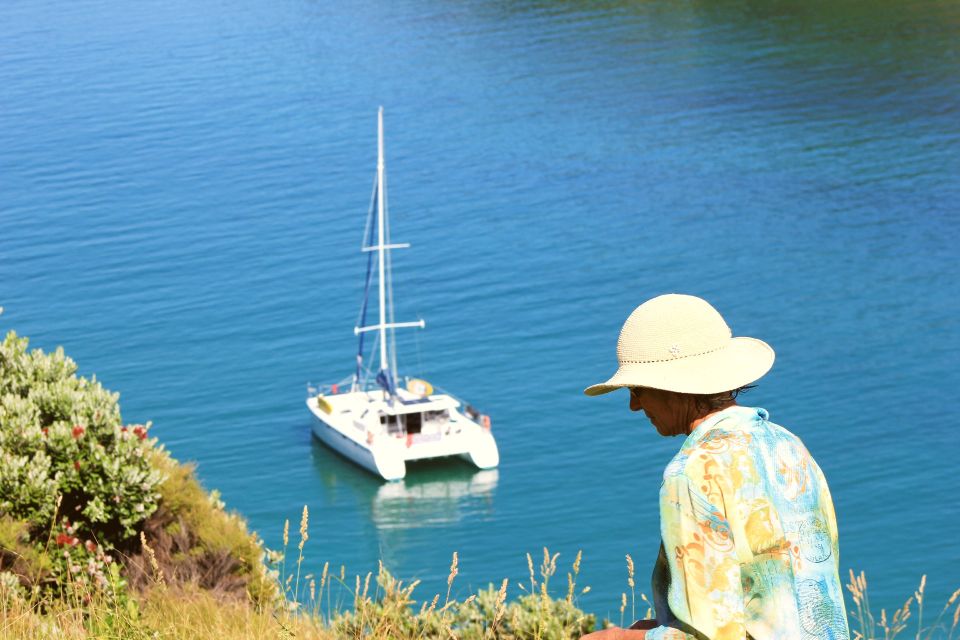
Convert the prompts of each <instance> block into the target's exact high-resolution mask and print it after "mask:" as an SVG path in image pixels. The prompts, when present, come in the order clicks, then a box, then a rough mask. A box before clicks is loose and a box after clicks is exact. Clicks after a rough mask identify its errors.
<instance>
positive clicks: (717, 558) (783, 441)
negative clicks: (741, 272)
mask: <svg viewBox="0 0 960 640" xmlns="http://www.w3.org/2000/svg"><path fill="white" fill-rule="evenodd" d="M617 359H618V361H619V365H620V366H619V369H618V370H617V372H616V373H615V374H614V375H613V377H612V378H610V379H609V380H608V381H607V382H605V383H603V384H597V385H593V386H592V387H589V388H588V389H586V394H587V395H591V396H594V395H600V394H603V393H608V392H610V391H613V390H615V389H619V388H628V389H629V390H630V409H631V410H633V411H643V412H644V414H646V416H647V418H648V419H649V420H650V422H651V423H652V424H653V426H654V427H655V428H656V429H657V431H658V432H659V433H660V434H661V435H664V436H676V435H684V436H685V437H686V439H685V440H684V442H683V445H682V446H681V447H680V451H679V452H678V453H677V455H676V456H674V458H673V460H672V461H671V462H670V464H668V465H667V468H666V470H665V471H664V474H663V485H662V487H661V489H660V534H661V541H662V542H661V545H660V554H659V557H658V558H657V562H656V565H655V568H654V572H653V585H652V588H653V595H654V606H655V609H656V620H641V621H638V622H637V623H635V624H634V625H633V626H632V627H631V628H630V629H618V628H612V629H606V630H604V631H599V632H597V633H592V634H590V635H589V636H585V637H586V638H589V639H590V640H600V639H601V638H602V639H603V640H618V639H620V638H624V639H626V638H630V639H634V638H636V639H642V638H646V640H662V639H687V638H689V639H694V638H696V639H704V638H706V639H709V640H728V639H731V638H737V639H743V638H756V639H758V640H807V639H809V640H813V639H820V638H823V639H827V638H831V639H835V640H848V638H849V629H848V626H847V618H846V611H845V609H844V604H843V591H842V588H841V584H840V577H839V573H838V545H837V526H836V516H835V514H834V510H833V501H832V500H831V498H830V492H829V489H828V488H827V482H826V480H825V479H824V477H823V473H822V472H821V471H820V468H819V467H818V466H817V464H816V462H814V460H813V458H812V457H811V456H810V454H809V453H808V452H807V450H806V448H805V447H804V446H803V444H802V443H801V442H800V440H799V438H797V437H796V436H795V435H793V434H792V433H790V432H789V431H787V430H786V429H784V428H783V427H780V426H778V425H776V424H773V423H772V422H769V421H768V420H767V418H768V414H767V412H766V410H764V409H759V408H748V407H741V406H738V405H737V403H736V398H737V394H738V393H740V392H741V391H742V390H743V389H744V388H745V387H746V386H747V385H750V384H751V383H752V382H755V381H756V380H758V379H759V378H761V377H762V376H763V375H764V374H766V373H767V371H769V370H770V367H771V366H773V359H774V353H773V349H771V348H770V346H769V345H767V344H766V343H765V342H763V341H761V340H756V339H754V338H734V337H733V334H732V332H731V331H730V328H729V327H728V326H727V323H726V322H725V321H724V320H723V318H722V317H721V316H720V314H719V313H717V311H716V310H715V309H714V308H713V307H711V306H710V305H709V304H708V303H707V302H706V301H705V300H702V299H700V298H697V297H694V296H687V295H677V294H671V295H664V296H659V297H656V298H653V299H652V300H648V301H647V302H645V303H643V304H642V305H640V306H639V307H637V308H636V309H635V310H634V312H633V313H632V314H630V317H629V318H627V321H626V323H625V324H624V325H623V329H622V330H621V331H620V339H619V341H618V343H617Z"/></svg>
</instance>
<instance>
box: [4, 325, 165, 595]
mask: <svg viewBox="0 0 960 640" xmlns="http://www.w3.org/2000/svg"><path fill="white" fill-rule="evenodd" d="M27 345H28V341H27V339H26V338H20V337H17V335H16V334H15V333H14V332H10V333H9V334H7V336H6V339H5V340H4V341H3V342H2V343H0V516H5V517H9V518H12V519H15V520H19V521H23V522H25V523H26V524H27V526H28V528H29V533H30V537H31V539H32V540H33V541H35V542H38V543H40V544H43V545H44V546H47V545H50V546H53V545H55V546H56V547H57V548H58V551H59V553H57V554H53V556H54V558H55V566H54V573H55V574H58V575H57V577H62V575H63V572H64V571H67V572H68V573H69V574H70V575H74V577H75V578H76V580H77V581H78V582H79V583H81V584H82V583H84V582H86V581H88V580H89V581H95V582H100V583H101V584H102V583H104V582H105V580H106V578H105V573H104V568H105V565H108V564H110V563H111V562H112V558H111V556H110V555H109V552H110V551H113V550H117V549H119V550H127V549H130V548H133V546H135V545H136V538H135V536H136V534H137V531H138V527H139V525H141V523H143V521H144V520H145V519H146V518H147V517H148V516H149V515H150V514H152V513H153V512H154V511H155V510H156V509H157V504H158V500H159V497H160V496H159V493H158V490H157V488H158V485H159V484H160V482H161V480H162V477H161V474H160V473H159V472H158V471H157V470H155V469H154V468H153V467H152V466H151V464H150V461H149V460H148V457H149V456H148V454H149V452H150V450H151V449H152V448H153V446H154V443H155V441H154V440H153V439H150V438H149V437H148V430H149V425H130V426H126V425H124V424H123V423H122V421H121V418H120V408H119V406H118V404H117V398H118V395H117V394H115V393H111V392H110V391H108V390H106V389H104V388H103V386H102V385H101V384H100V383H99V382H97V380H96V378H95V377H94V378H91V379H87V378H84V377H81V376H77V375H76V371H77V366H76V364H75V363H74V362H73V360H71V359H70V358H68V357H66V356H65V355H64V353H63V350H62V349H57V350H56V351H55V352H54V353H50V354H48V353H44V352H43V351H41V350H39V349H35V350H33V351H29V352H28V351H27Z"/></svg>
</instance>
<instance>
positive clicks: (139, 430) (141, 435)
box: [133, 424, 147, 440]
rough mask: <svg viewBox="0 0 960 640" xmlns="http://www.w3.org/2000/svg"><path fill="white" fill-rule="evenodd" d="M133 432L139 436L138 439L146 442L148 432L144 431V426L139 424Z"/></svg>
mask: <svg viewBox="0 0 960 640" xmlns="http://www.w3.org/2000/svg"><path fill="white" fill-rule="evenodd" d="M133 432H134V433H135V434H136V436H137V437H138V438H140V439H141V440H146V438H147V430H146V429H144V428H143V426H142V425H139V424H138V425H137V426H135V427H134V428H133Z"/></svg>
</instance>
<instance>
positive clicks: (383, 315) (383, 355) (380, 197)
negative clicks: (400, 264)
mask: <svg viewBox="0 0 960 640" xmlns="http://www.w3.org/2000/svg"><path fill="white" fill-rule="evenodd" d="M383 164H384V163H383V107H380V110H379V111H378V112H377V240H378V246H377V253H378V254H379V256H378V259H379V268H380V277H379V278H378V281H379V282H378V284H379V287H380V370H381V371H386V370H387V368H388V366H389V362H388V360H387V305H386V288H385V285H386V282H385V281H384V271H383V252H384V250H385V249H384V247H385V245H386V242H385V241H384V237H383V228H384V224H383V213H384V212H383V202H384V200H385V199H386V198H385V194H384V191H383V182H384V180H383V174H384V166H383Z"/></svg>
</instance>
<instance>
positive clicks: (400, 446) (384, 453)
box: [307, 391, 500, 480]
mask: <svg viewBox="0 0 960 640" xmlns="http://www.w3.org/2000/svg"><path fill="white" fill-rule="evenodd" d="M323 404H324V405H325V407H323V406H321V405H320V404H318V401H317V398H309V399H308V400H307V407H308V408H309V409H310V412H311V413H312V414H313V416H314V421H313V433H314V434H315V435H316V436H317V438H319V439H320V441H321V442H323V443H324V444H325V445H327V446H328V447H330V448H331V449H333V450H334V451H336V452H337V453H339V454H340V455H342V456H344V457H345V458H347V459H348V460H351V461H352V462H354V463H356V464H358V465H360V466H361V467H363V468H364V469H366V470H368V471H370V472H372V473H374V474H376V475H379V476H380V477H382V478H383V479H384V480H400V479H402V478H403V477H404V476H406V473H407V465H406V463H407V462H410V461H415V460H428V459H432V458H446V457H452V456H459V457H461V458H463V459H464V460H466V461H467V462H470V463H472V464H473V465H474V466H476V467H477V468H479V469H492V468H495V467H496V466H497V465H498V464H499V463H500V453H499V451H498V449H497V443H496V441H495V440H494V438H493V435H492V434H491V433H490V430H489V429H487V428H484V427H482V426H481V425H479V424H477V423H476V422H473V421H472V420H470V419H469V418H467V417H466V416H465V415H463V414H462V413H460V412H459V411H457V410H456V408H455V407H457V406H459V403H457V402H456V401H455V400H453V399H452V398H450V397H449V396H442V395H441V396H433V397H431V400H430V401H429V402H428V403H426V404H423V405H418V406H416V407H415V408H417V409H422V410H427V411H429V410H437V409H444V410H445V411H446V419H445V421H444V423H443V426H442V427H441V428H436V429H435V430H433V431H431V432H424V433H416V434H409V435H408V434H406V433H399V434H392V433H388V430H387V429H386V428H385V427H384V425H383V424H382V423H381V421H380V418H379V416H380V415H381V414H383V413H384V412H385V410H386V411H389V410H390V408H389V407H388V405H387V404H386V403H385V401H384V399H383V398H382V393H381V392H378V391H374V392H364V391H356V392H351V393H345V394H340V395H334V396H323ZM325 409H328V410H325ZM411 413H412V412H411ZM391 415H393V414H391ZM424 428H426V427H424Z"/></svg>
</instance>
